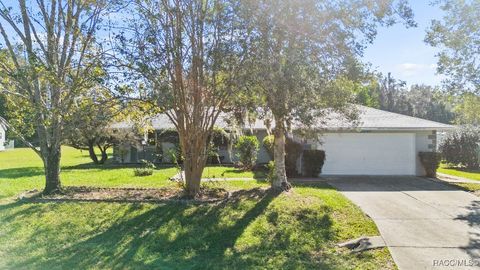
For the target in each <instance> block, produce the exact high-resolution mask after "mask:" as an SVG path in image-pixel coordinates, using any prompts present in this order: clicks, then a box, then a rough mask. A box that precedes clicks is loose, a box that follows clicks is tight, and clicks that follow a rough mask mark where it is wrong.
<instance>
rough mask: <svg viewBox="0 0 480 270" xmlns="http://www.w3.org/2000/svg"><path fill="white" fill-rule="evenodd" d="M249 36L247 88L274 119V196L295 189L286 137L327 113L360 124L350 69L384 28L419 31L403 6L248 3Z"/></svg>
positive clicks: (380, 3) (271, 0)
mask: <svg viewBox="0 0 480 270" xmlns="http://www.w3.org/2000/svg"><path fill="white" fill-rule="evenodd" d="M242 3H243V4H244V5H243V11H242V15H243V17H244V23H245V24H246V25H248V29H249V33H248V36H249V40H248V42H249V44H248V47H249V49H250V57H249V59H248V61H249V64H250V67H249V68H248V73H249V74H250V75H251V76H250V79H249V80H247V84H248V85H247V86H246V88H248V89H250V90H251V91H252V95H259V96H261V97H262V101H263V104H262V105H263V106H264V108H266V110H268V111H270V112H271V113H272V115H273V121H274V123H275V128H274V131H273V133H274V136H275V140H274V162H275V168H274V170H275V177H274V181H272V187H273V188H274V189H289V188H290V185H289V183H288V181H287V177H286V170H285V140H286V139H285V138H286V137H285V133H286V132H287V130H289V129H290V127H291V126H292V124H293V123H296V124H297V125H302V126H303V127H310V126H311V125H312V124H313V123H314V122H315V121H314V120H315V119H322V117H323V116H325V113H326V112H327V111H336V112H338V113H340V114H343V115H346V116H347V117H348V118H350V119H352V118H354V115H355V114H354V113H353V112H352V110H351V108H350V106H348V104H349V102H350V101H352V98H353V97H352V92H353V90H352V88H353V87H354V85H353V83H352V82H351V81H350V80H349V78H348V75H347V74H348V71H349V68H351V64H352V63H355V62H356V61H355V59H356V58H357V56H359V55H360V54H361V52H362V50H363V48H364V46H365V45H366V44H367V43H369V42H370V41H372V39H373V38H374V36H375V33H376V31H375V30H376V26H377V25H378V24H383V25H391V24H393V23H395V22H396V21H397V20H398V19H399V18H402V19H406V23H407V25H414V22H413V21H412V20H411V16H412V11H411V9H410V8H409V7H408V6H407V5H406V3H405V2H404V1H399V2H394V1H361V0H359V1H316V0H307V1H296V0H285V1H274V0H248V1H242Z"/></svg>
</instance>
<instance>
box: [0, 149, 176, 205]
mask: <svg viewBox="0 0 480 270" xmlns="http://www.w3.org/2000/svg"><path fill="white" fill-rule="evenodd" d="M90 163H91V160H90V158H89V157H88V153H87V152H86V151H83V152H81V151H79V150H76V149H73V148H70V147H63V148H62V173H61V181H62V184H63V185H65V186H98V187H160V186H165V185H168V184H170V181H169V180H168V179H169V178H170V177H172V176H173V175H175V173H176V172H177V170H176V169H175V168H163V169H160V170H155V172H154V174H153V175H152V176H148V177H135V176H134V175H133V169H132V168H128V167H127V168H125V167H118V166H116V165H103V166H93V165H92V164H90ZM42 166H43V165H42V161H41V159H40V158H39V157H38V156H37V155H36V154H35V153H34V152H33V151H32V150H30V149H27V148H21V149H15V150H13V151H5V152H0V199H2V198H6V197H10V196H13V195H16V194H18V193H19V192H21V191H23V190H31V189H34V188H36V189H42V188H43V186H44V184H45V177H44V174H43V167H42Z"/></svg>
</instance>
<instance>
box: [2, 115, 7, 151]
mask: <svg viewBox="0 0 480 270" xmlns="http://www.w3.org/2000/svg"><path fill="white" fill-rule="evenodd" d="M0 120H3V119H0ZM6 136H7V127H6V126H4V125H3V124H2V121H0V151H4V150H5V140H6V138H5V137H6Z"/></svg>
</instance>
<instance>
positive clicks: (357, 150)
mask: <svg viewBox="0 0 480 270" xmlns="http://www.w3.org/2000/svg"><path fill="white" fill-rule="evenodd" d="M358 116H359V117H358V120H357V121H356V122H355V123H351V122H350V121H347V120H346V119H344V118H343V117H341V116H338V115H335V114H331V115H330V116H327V117H325V119H327V120H326V121H322V124H321V125H320V124H319V125H318V126H317V127H315V130H318V133H319V136H318V137H319V139H304V138H294V139H295V141H298V142H301V143H302V144H303V147H304V149H321V150H324V151H325V154H326V160H325V164H324V166H323V169H322V174H324V175H424V174H425V171H424V169H423V166H422V165H421V163H420V160H419V158H418V153H419V152H429V151H435V150H436V143H437V140H436V137H437V132H439V131H445V130H450V129H453V128H454V127H453V126H451V125H447V124H442V123H438V122H434V121H429V120H424V119H420V118H416V117H410V116H406V115H402V114H397V113H392V112H387V111H383V110H378V109H373V108H369V107H365V106H358ZM227 123H228V121H223V120H222V118H220V121H218V122H217V126H218V127H221V128H223V129H225V130H228V129H229V126H228V124H227ZM152 126H153V128H154V129H155V130H156V131H160V130H165V129H172V128H174V126H173V124H172V123H171V122H170V121H169V119H168V117H166V116H165V115H159V116H157V117H156V118H154V119H153V120H152ZM113 127H114V128H129V127H131V124H128V122H122V123H117V124H115V125H114V126H113ZM245 129H248V130H251V131H252V132H253V134H255V135H256V136H257V137H258V139H259V141H260V142H262V140H263V138H264V137H265V136H267V134H268V129H267V126H266V125H265V124H264V122H263V121H260V120H257V121H255V123H252V124H251V125H249V126H248V127H246V128H245ZM156 134H157V133H154V134H151V135H149V137H148V138H145V140H144V143H143V144H141V143H138V144H136V145H130V146H128V147H127V149H125V147H124V148H123V150H119V147H115V148H114V155H115V156H116V159H117V160H118V161H122V162H138V160H139V159H143V158H145V159H148V158H150V159H152V155H154V154H152V153H151V152H150V153H149V151H148V148H149V147H150V148H151V147H153V145H155V147H157V148H161V150H162V151H163V153H165V152H166V151H167V150H168V148H171V147H172V144H171V143H164V142H155V140H156V136H157V135H156ZM292 136H293V137H295V136H294V135H292ZM145 142H148V143H145ZM149 145H152V146H149ZM229 150H230V151H229ZM119 153H120V154H121V155H119ZM219 154H220V156H222V160H223V162H224V163H231V162H235V155H234V153H233V154H232V151H231V148H230V149H229V147H228V146H224V147H221V148H220V151H219ZM269 160H270V156H269V155H268V152H267V151H266V150H265V148H264V147H261V149H260V151H259V153H258V158H257V162H258V163H267V162H268V161H269ZM164 161H165V160H164ZM301 164H302V157H300V158H299V160H298V161H297V167H298V168H302V166H301Z"/></svg>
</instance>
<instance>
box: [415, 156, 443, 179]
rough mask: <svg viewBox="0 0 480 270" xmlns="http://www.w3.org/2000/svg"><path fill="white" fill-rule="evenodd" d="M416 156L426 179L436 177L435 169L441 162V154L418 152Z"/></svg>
mask: <svg viewBox="0 0 480 270" xmlns="http://www.w3.org/2000/svg"><path fill="white" fill-rule="evenodd" d="M418 156H419V158H420V162H421V163H422V166H423V168H425V172H426V176H427V177H436V176H437V169H438V166H439V165H440V161H441V160H442V157H441V154H440V153H437V152H419V153H418Z"/></svg>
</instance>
